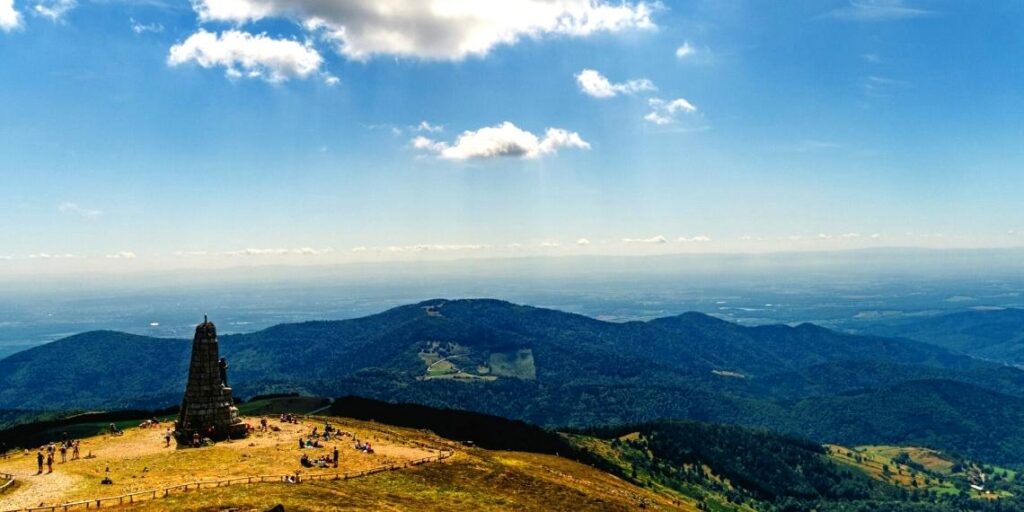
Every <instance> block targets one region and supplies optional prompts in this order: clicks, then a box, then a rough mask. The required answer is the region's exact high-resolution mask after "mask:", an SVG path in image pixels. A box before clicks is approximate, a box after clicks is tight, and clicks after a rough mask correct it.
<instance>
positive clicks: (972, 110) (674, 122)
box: [0, 0, 1024, 276]
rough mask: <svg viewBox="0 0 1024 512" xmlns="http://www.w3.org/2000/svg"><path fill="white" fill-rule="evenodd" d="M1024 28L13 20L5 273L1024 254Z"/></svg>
mask: <svg viewBox="0 0 1024 512" xmlns="http://www.w3.org/2000/svg"><path fill="white" fill-rule="evenodd" d="M1021 55H1024V3H1021V2H1017V1H991V2H951V1H950V2H947V1H942V0H933V1H928V0H916V1H911V0H908V1H906V2H900V1H896V0H890V1H884V0H878V1H871V0H859V1H856V2H848V1H845V0H837V1H824V0H822V1H782V2H763V1H750V2H747V1H740V0H737V1H724V2H723V1H706V2H705V1H694V2H675V1H662V2H640V1H625V2H619V1H617V0H616V1H605V0H503V1H502V2H485V1H474V0H392V1H379V0H345V1H342V0H195V1H194V2H192V3H189V2H174V1H169V0H138V1H135V0H13V1H12V0H0V205H3V206H2V207H0V208H2V209H0V213H2V214H0V233H2V236H0V275H21V276H31V275H34V274H36V273H48V272H57V271H83V270H86V271H91V270H112V271H120V270H134V271H141V270H153V269H170V268H207V267H218V266H236V265H281V264H284V265H309V264H317V265H320V264H333V263H344V262H374V261H406V260H424V259H426V260H429V259H458V258H498V257H512V256H545V255H588V254H594V255H646V254H652V255H653V254H671V253H745V252H752V253H757V252H770V251H835V250H844V249H862V248H872V247H928V248H1003V247H1020V246H1022V245H1024V208H1021V198H1022V197H1024V173H1022V169H1021V163H1022V162H1024V124H1022V123H1021V122H1020V120H1021V119H1024V66H1022V65H1021V62H1020V59H1021V57H1020V56H1021Z"/></svg>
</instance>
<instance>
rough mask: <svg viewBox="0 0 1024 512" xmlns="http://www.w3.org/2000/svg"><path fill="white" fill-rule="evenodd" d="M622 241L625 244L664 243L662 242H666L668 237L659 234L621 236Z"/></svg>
mask: <svg viewBox="0 0 1024 512" xmlns="http://www.w3.org/2000/svg"><path fill="white" fill-rule="evenodd" d="M622 241H623V242H625V243H627V244H664V243H668V239H667V238H665V237H663V236H661V235H656V236H652V237H650V238H623V239H622Z"/></svg>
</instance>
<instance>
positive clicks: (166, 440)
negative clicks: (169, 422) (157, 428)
mask: <svg viewBox="0 0 1024 512" xmlns="http://www.w3.org/2000/svg"><path fill="white" fill-rule="evenodd" d="M170 445H171V431H170V429H168V430H167V432H164V448H167V447H168V446H170Z"/></svg>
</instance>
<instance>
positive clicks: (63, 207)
mask: <svg viewBox="0 0 1024 512" xmlns="http://www.w3.org/2000/svg"><path fill="white" fill-rule="evenodd" d="M57 211H59V212H61V213H68V214H72V215H78V216H81V217H88V218H96V217H99V216H100V215H103V212H102V211H100V210H96V209H94V208H85V207H83V206H79V205H78V203H70V202H65V203H61V204H59V205H57Z"/></svg>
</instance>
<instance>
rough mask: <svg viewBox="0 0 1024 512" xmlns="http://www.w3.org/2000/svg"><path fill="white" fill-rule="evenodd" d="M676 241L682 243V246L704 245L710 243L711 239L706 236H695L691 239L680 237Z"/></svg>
mask: <svg viewBox="0 0 1024 512" xmlns="http://www.w3.org/2000/svg"><path fill="white" fill-rule="evenodd" d="M676 241H678V242H682V243H684V244H693V243H704V242H710V241H711V237H709V236H707V235H697V236H691V237H685V236H681V237H679V238H678V239H676Z"/></svg>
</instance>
